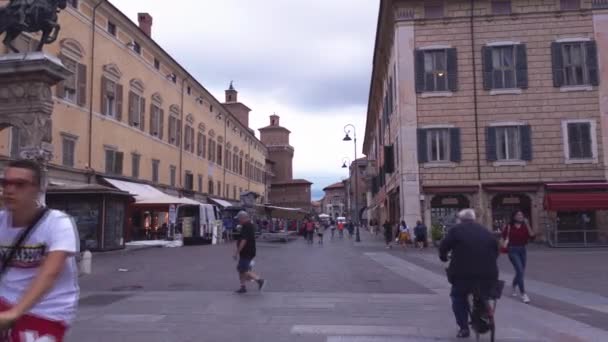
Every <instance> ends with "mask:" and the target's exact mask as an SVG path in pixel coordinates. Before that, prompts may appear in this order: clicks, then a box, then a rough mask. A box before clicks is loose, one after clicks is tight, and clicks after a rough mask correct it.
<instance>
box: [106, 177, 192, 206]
mask: <svg viewBox="0 0 608 342" xmlns="http://www.w3.org/2000/svg"><path fill="white" fill-rule="evenodd" d="M104 180H105V181H106V182H108V183H110V184H112V185H113V186H114V187H116V188H117V189H120V190H122V191H126V192H128V193H130V194H131V195H133V196H135V204H190V205H200V204H201V202H198V201H195V200H192V199H189V198H186V197H175V196H171V195H168V194H166V193H164V192H162V191H160V190H158V189H156V188H155V187H153V186H151V185H148V184H140V183H133V182H127V181H121V180H118V179H111V178H104Z"/></svg>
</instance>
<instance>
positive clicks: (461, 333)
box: [456, 329, 471, 338]
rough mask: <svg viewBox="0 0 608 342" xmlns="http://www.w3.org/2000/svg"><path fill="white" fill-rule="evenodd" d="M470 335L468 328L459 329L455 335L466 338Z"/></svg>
mask: <svg viewBox="0 0 608 342" xmlns="http://www.w3.org/2000/svg"><path fill="white" fill-rule="evenodd" d="M470 336H471V332H470V331H469V330H468V329H460V331H458V335H456V337H458V338H467V337H470Z"/></svg>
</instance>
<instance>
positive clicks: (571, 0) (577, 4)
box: [560, 0, 581, 11]
mask: <svg viewBox="0 0 608 342" xmlns="http://www.w3.org/2000/svg"><path fill="white" fill-rule="evenodd" d="M560 8H561V10H562V11H572V10H578V9H580V8H581V0H560Z"/></svg>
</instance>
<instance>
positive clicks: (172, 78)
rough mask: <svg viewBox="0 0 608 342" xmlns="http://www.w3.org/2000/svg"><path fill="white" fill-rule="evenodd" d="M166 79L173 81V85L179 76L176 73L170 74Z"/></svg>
mask: <svg viewBox="0 0 608 342" xmlns="http://www.w3.org/2000/svg"><path fill="white" fill-rule="evenodd" d="M166 77H167V80H169V81H172V82H173V83H175V82H177V75H176V74H174V73H170V74H168V75H167V76H166Z"/></svg>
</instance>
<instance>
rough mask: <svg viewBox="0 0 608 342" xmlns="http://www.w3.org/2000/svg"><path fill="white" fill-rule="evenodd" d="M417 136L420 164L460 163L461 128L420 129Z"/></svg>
mask: <svg viewBox="0 0 608 342" xmlns="http://www.w3.org/2000/svg"><path fill="white" fill-rule="evenodd" d="M417 135H418V162H419V163H438V162H439V163H441V162H454V163H458V162H460V160H461V151H460V128H456V127H454V128H428V129H418V132H417ZM391 150H393V154H395V153H396V152H395V151H396V150H397V148H393V149H391ZM395 159H396V158H395Z"/></svg>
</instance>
